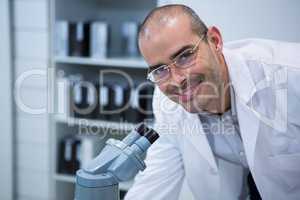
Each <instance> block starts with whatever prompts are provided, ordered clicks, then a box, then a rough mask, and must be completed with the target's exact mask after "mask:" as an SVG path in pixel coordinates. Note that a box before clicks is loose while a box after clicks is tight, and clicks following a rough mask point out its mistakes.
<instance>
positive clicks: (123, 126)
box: [55, 115, 137, 131]
mask: <svg viewBox="0 0 300 200" xmlns="http://www.w3.org/2000/svg"><path fill="white" fill-rule="evenodd" d="M55 120H56V122H59V123H66V124H68V125H81V126H82V125H83V126H90V127H102V128H107V129H114V130H121V131H131V130H132V129H134V128H135V127H136V126H137V124H134V123H126V122H112V121H105V120H94V119H83V118H74V117H66V116H60V115H56V116H55Z"/></svg>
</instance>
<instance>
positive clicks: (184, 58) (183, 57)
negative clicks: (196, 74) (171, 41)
mask: <svg viewBox="0 0 300 200" xmlns="http://www.w3.org/2000/svg"><path fill="white" fill-rule="evenodd" d="M193 55H194V51H193V50H192V49H188V50H186V51H184V52H182V53H181V54H180V55H179V56H178V58H177V59H176V63H177V64H178V65H185V64H187V63H189V62H190V61H191V59H192V58H193Z"/></svg>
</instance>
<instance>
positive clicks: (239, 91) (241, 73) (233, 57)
mask: <svg viewBox="0 0 300 200" xmlns="http://www.w3.org/2000/svg"><path fill="white" fill-rule="evenodd" d="M223 55H224V57H225V62H226V64H227V66H228V71H229V78H230V80H231V83H232V85H233V88H234V91H235V95H236V98H237V99H238V100H242V102H244V103H245V104H246V103H247V102H248V101H249V100H250V99H251V98H252V96H253V95H254V94H255V92H256V88H255V83H254V81H253V79H252V77H251V72H250V70H249V68H248V66H247V64H246V63H245V61H244V60H243V58H242V55H241V54H240V53H238V52H235V51H232V50H230V49H227V48H224V49H223Z"/></svg>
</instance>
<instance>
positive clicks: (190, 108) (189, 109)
mask: <svg viewBox="0 0 300 200" xmlns="http://www.w3.org/2000/svg"><path fill="white" fill-rule="evenodd" d="M181 106H182V107H183V108H184V109H185V110H186V111H187V112H189V113H200V112H201V111H202V110H199V108H195V107H193V106H191V105H186V104H181Z"/></svg>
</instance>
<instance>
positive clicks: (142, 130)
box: [135, 123, 159, 144]
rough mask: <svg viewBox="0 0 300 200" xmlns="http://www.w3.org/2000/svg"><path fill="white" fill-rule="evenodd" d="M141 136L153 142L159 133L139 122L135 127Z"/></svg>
mask: <svg viewBox="0 0 300 200" xmlns="http://www.w3.org/2000/svg"><path fill="white" fill-rule="evenodd" d="M135 130H136V131H137V132H138V133H139V134H140V135H141V136H144V137H146V138H147V140H148V141H149V142H150V143H151V144H153V143H154V142H155V141H156V140H157V139H158V138H159V135H158V133H156V132H155V131H154V130H153V129H151V128H149V127H147V126H146V125H145V124H144V123H142V124H140V125H139V126H138V127H137V128H136V129H135Z"/></svg>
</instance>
